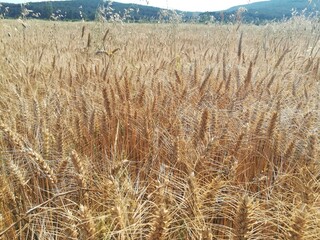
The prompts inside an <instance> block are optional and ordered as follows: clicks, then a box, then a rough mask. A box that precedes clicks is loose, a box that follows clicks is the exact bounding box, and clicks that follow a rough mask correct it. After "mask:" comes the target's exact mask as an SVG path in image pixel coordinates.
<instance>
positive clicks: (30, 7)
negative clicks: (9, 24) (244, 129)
mask: <svg viewBox="0 0 320 240" xmlns="http://www.w3.org/2000/svg"><path fill="white" fill-rule="evenodd" d="M0 1H1V0H0ZM1 5H2V6H1V7H0V16H4V17H6V18H18V17H21V16H23V17H28V18H40V19H56V20H68V21H71V20H81V19H82V20H89V21H92V20H95V19H97V17H98V15H97V12H100V13H101V9H102V10H104V15H103V16H104V17H105V19H106V20H109V19H110V18H112V17H115V16H117V17H118V18H120V19H122V20H126V21H128V20H129V21H131V22H141V21H142V22H144V21H158V20H159V18H160V17H162V19H164V20H166V18H167V19H169V17H170V16H163V15H161V14H160V12H161V11H164V10H165V9H161V8H157V7H151V6H145V5H139V4H125V3H118V2H112V5H108V2H105V1H102V0H69V1H53V2H51V1H47V2H31V3H28V4H27V5H21V4H12V3H11V4H10V3H1ZM99 7H100V9H99ZM239 8H242V9H243V8H245V9H243V12H242V13H241V18H242V20H243V21H246V22H257V23H259V22H263V21H268V20H281V19H283V18H290V17H291V16H292V13H293V11H296V12H295V13H298V14H300V13H302V12H303V11H304V13H305V14H307V15H310V14H311V13H315V12H316V11H318V12H319V11H320V0H312V1H311V0H309V1H308V0H270V1H265V2H255V3H250V4H245V5H240V6H235V7H232V8H229V9H227V10H225V11H216V12H203V13H199V12H183V11H176V12H177V13H178V14H179V15H180V16H182V18H181V20H182V21H197V22H207V21H212V20H214V21H233V20H234V19H235V18H237V17H239V16H237V13H238V9H239ZM98 10H99V11H98ZM108 11H109V12H108ZM106 12H107V13H106Z"/></svg>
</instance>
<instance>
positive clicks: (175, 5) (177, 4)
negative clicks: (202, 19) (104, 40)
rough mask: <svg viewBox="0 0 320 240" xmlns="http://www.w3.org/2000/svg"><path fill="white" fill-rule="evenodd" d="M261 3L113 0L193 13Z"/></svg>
mask: <svg viewBox="0 0 320 240" xmlns="http://www.w3.org/2000/svg"><path fill="white" fill-rule="evenodd" d="M41 1H42V0H0V2H10V3H26V2H41ZM47 1H48V0H47ZM261 1H266V0H115V2H122V3H137V4H143V5H149V6H155V7H161V8H169V9H176V10H182V11H193V12H205V11H218V10H225V9H228V8H230V7H233V6H237V5H242V4H248V3H252V2H261Z"/></svg>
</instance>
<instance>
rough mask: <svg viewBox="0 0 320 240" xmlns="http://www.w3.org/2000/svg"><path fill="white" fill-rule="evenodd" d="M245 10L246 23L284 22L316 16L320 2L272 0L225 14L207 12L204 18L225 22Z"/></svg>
mask: <svg viewBox="0 0 320 240" xmlns="http://www.w3.org/2000/svg"><path fill="white" fill-rule="evenodd" d="M241 7H243V8H245V9H246V10H245V12H243V13H242V19H243V20H244V21H246V22H261V21H266V20H282V19H288V18H290V17H292V16H293V15H294V14H298V15H299V14H304V15H306V16H310V15H314V14H315V13H316V12H317V11H320V0H313V1H310V0H309V1H308V0H270V1H264V2H255V3H251V4H245V5H239V6H235V7H232V8H229V9H227V10H225V11H224V12H223V15H222V14H221V12H206V13H202V15H201V16H202V18H204V16H214V17H215V18H216V19H217V20H222V18H224V20H225V21H228V20H230V19H232V17H233V18H236V17H237V11H238V9H239V8H241Z"/></svg>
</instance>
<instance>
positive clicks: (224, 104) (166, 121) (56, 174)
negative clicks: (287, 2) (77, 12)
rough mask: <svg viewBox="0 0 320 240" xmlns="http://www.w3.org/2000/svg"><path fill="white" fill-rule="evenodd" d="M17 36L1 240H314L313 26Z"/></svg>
mask: <svg viewBox="0 0 320 240" xmlns="http://www.w3.org/2000/svg"><path fill="white" fill-rule="evenodd" d="M25 25H26V26H27V27H26V28H25V27H24V26H22V25H21V23H19V22H15V21H6V20H1V22H0V27H1V28H0V39H1V44H0V89H1V95H0V149H1V151H0V159H1V165H0V172H1V174H0V194H1V195H0V227H1V229H0V238H1V239H59V240H60V239H319V236H318V233H319V231H320V209H319V207H320V200H319V199H320V198H319V190H320V189H319V187H320V186H319V178H320V175H319V172H320V165H319V119H320V113H319V102H320V85H319V84H320V83H319V81H320V80H319V79H320V70H319V68H320V57H319V55H320V54H319V51H320V45H319V36H320V35H319V32H320V25H319V23H317V22H312V21H308V20H301V19H300V20H299V19H296V20H295V21H292V22H286V23H279V24H268V25H265V26H259V27H258V26H249V25H242V26H235V25H225V26H223V25H211V26H201V25H151V24H150V25H143V24H141V25H135V24H130V25H112V24H110V25H108V24H105V25H102V24H100V23H54V22H38V21H29V22H26V23H25ZM8 33H10V34H8Z"/></svg>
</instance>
